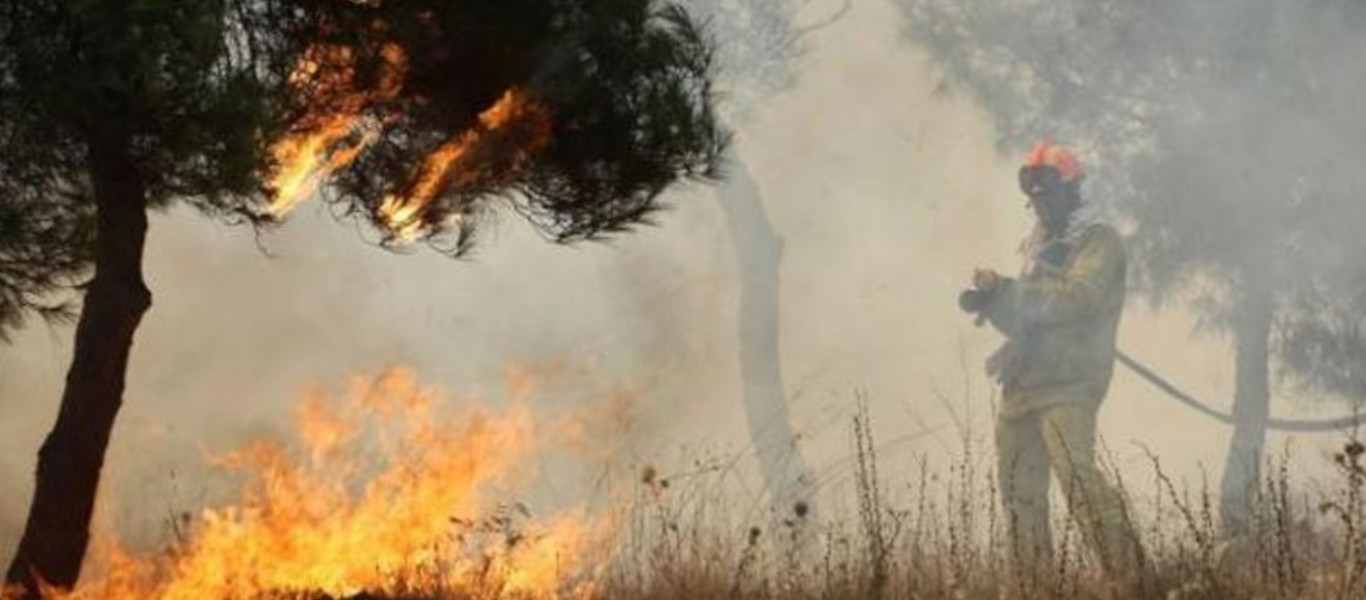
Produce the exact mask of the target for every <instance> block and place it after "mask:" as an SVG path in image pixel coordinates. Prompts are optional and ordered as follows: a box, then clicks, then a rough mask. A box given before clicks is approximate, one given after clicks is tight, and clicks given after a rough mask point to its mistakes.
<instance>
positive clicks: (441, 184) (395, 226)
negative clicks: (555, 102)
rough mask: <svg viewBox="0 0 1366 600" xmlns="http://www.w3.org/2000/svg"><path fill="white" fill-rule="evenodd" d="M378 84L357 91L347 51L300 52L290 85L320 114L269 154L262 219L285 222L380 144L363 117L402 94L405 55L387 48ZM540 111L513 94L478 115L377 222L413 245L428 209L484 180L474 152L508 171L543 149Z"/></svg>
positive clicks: (375, 120)
mask: <svg viewBox="0 0 1366 600" xmlns="http://www.w3.org/2000/svg"><path fill="white" fill-rule="evenodd" d="M383 59H384V63H383V66H382V69H381V73H380V75H381V77H380V82H379V84H378V85H377V86H376V87H375V88H374V89H360V88H359V87H358V86H357V83H356V81H355V79H356V77H355V64H354V60H355V59H354V57H353V56H352V54H351V52H350V51H349V49H347V48H344V47H337V46H323V45H315V46H313V47H311V48H309V50H308V51H307V52H306V53H305V55H304V58H303V59H302V60H301V61H300V63H299V65H298V67H296V69H295V72H294V73H293V74H292V75H291V78H290V79H291V83H292V84H294V85H295V86H296V87H297V88H298V90H299V92H300V93H302V94H304V95H306V96H308V97H311V98H316V99H320V100H321V103H320V106H321V108H319V109H318V110H320V111H327V112H320V113H318V114H311V115H306V116H305V118H304V119H303V123H304V125H305V126H304V127H303V128H302V130H301V132H300V133H297V134H294V135H289V136H286V137H284V138H282V139H280V140H279V141H278V142H276V143H275V144H274V145H273V146H272V147H271V153H272V155H273V156H274V158H275V160H276V162H277V163H278V164H279V165H280V167H279V170H278V171H277V172H276V173H275V176H274V177H273V178H272V179H271V182H270V189H271V190H273V192H274V197H273V198H272V200H271V203H270V204H269V206H267V207H266V214H268V215H270V216H272V217H276V218H279V217H283V216H284V215H286V214H288V213H289V212H290V211H292V210H294V208H295V207H297V206H298V205H299V204H300V203H301V202H303V201H304V200H306V199H307V198H309V197H310V196H312V195H313V194H314V193H315V192H317V190H318V186H319V184H320V183H321V182H322V180H323V179H324V178H326V177H327V175H329V174H330V173H332V172H334V171H336V170H337V169H341V168H344V167H346V166H347V165H349V164H351V162H352V161H354V160H355V159H356V157H357V156H359V155H360V153H361V152H362V151H364V150H365V149H366V148H367V147H369V146H370V145H371V144H373V143H374V142H375V140H376V139H378V137H379V133H378V131H379V129H380V127H381V122H380V118H379V117H376V116H374V115H372V114H367V111H370V110H371V109H372V108H373V107H374V105H375V104H376V103H378V102H383V101H385V100H391V99H393V98H394V97H396V96H397V95H398V94H399V93H400V92H401V91H402V88H403V78H404V75H405V74H406V71H407V56H406V55H405V54H404V53H403V51H402V49H400V48H399V47H397V46H386V47H385V48H384V54H383ZM548 123H549V120H548V118H547V116H546V113H545V111H544V109H542V108H541V107H540V106H538V105H536V104H534V103H532V102H530V101H529V100H528V99H527V97H526V94H524V93H523V92H522V91H521V90H520V89H517V88H511V89H509V90H507V91H506V92H504V93H503V95H502V97H500V98H499V99H498V100H497V101H496V102H495V103H494V104H493V105H492V106H490V107H489V108H488V109H486V110H485V111H484V112H483V113H481V114H480V115H479V121H478V123H477V124H476V125H475V126H474V127H473V128H471V129H468V130H466V131H463V132H461V133H459V134H457V135H455V136H453V137H452V138H451V139H450V140H447V141H446V142H445V143H443V144H441V145H440V146H438V147H437V148H436V150H434V151H432V153H431V154H429V155H428V156H426V158H424V159H423V161H422V164H421V165H419V167H418V169H417V170H416V172H415V174H414V175H413V178H412V180H411V181H410V182H408V184H407V185H406V186H404V190H403V191H402V192H400V193H392V194H389V195H387V196H385V198H384V199H383V200H382V201H380V203H379V209H378V218H379V221H380V223H381V225H382V226H383V227H384V228H385V229H387V230H388V231H389V232H390V233H391V234H392V235H393V236H394V237H395V238H396V239H398V240H400V241H403V242H411V241H413V240H414V239H416V238H417V237H418V236H420V235H421V233H422V231H423V229H424V228H425V227H426V226H427V225H428V224H429V223H428V221H427V214H426V213H427V207H428V206H429V205H430V204H431V203H432V201H433V200H434V199H436V198H437V197H438V196H440V195H441V193H442V192H444V191H445V190H447V189H449V188H450V187H451V186H457V187H459V186H467V185H469V184H471V183H475V182H477V181H479V179H480V178H481V177H486V176H487V175H488V174H487V173H484V172H482V171H481V170H480V169H479V168H478V167H477V166H471V165H470V164H468V163H470V162H472V161H471V160H470V159H471V157H472V156H473V155H474V154H475V153H476V151H477V150H480V149H482V148H484V147H485V146H486V145H487V146H488V147H494V146H496V147H497V149H498V150H499V151H501V152H505V153H508V154H510V155H511V156H509V157H504V158H511V159H512V160H511V161H510V162H511V164H512V167H513V168H515V167H516V166H517V164H518V163H519V162H520V161H522V160H524V159H525V158H526V157H527V156H529V155H531V154H533V153H535V152H536V151H538V150H539V149H540V148H541V147H543V146H544V145H545V143H546V141H547V139H548V136H549V125H548Z"/></svg>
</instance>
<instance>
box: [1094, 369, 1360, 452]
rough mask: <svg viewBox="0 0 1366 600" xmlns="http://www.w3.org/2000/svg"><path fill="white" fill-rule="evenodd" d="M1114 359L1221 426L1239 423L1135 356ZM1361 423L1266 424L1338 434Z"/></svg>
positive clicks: (1298, 421) (1281, 421) (1309, 421)
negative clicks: (1177, 385)
mask: <svg viewBox="0 0 1366 600" xmlns="http://www.w3.org/2000/svg"><path fill="white" fill-rule="evenodd" d="M1115 359H1116V360H1118V361H1119V363H1120V364H1122V365H1124V366H1126V367H1128V368H1129V370H1130V371H1133V372H1134V374H1135V375H1138V376H1139V377H1140V378H1142V379H1143V380H1144V381H1147V382H1148V383H1150V384H1152V385H1153V387H1156V388H1157V389H1159V390H1161V391H1162V392H1164V393H1165V394H1167V395H1168V396H1170V397H1172V398H1173V399H1175V400H1176V401H1178V402H1180V403H1182V404H1184V405H1186V406H1187V407H1190V408H1192V409H1195V411H1197V412H1199V413H1201V414H1204V415H1205V416H1207V417H1210V418H1213V419H1214V420H1216V421H1219V422H1220V423H1224V424H1226V425H1233V424H1235V423H1237V419H1236V418H1234V416H1233V415H1230V414H1226V413H1222V412H1219V411H1218V410H1216V409H1214V408H1211V407H1210V406H1209V405H1208V404H1205V403H1204V402H1201V401H1199V400H1197V399H1195V398H1194V397H1192V396H1191V395H1190V394H1187V393H1185V392H1183V391H1181V389H1180V388H1178V387H1176V386H1175V385H1174V384H1172V383H1171V382H1170V381H1167V380H1166V379H1165V378H1163V377H1162V376H1161V375H1158V374H1157V373H1156V372H1154V371H1153V370H1152V369H1150V368H1148V367H1147V366H1146V365H1144V364H1143V363H1141V362H1138V361H1137V360H1135V359H1134V358H1133V357H1132V356H1129V355H1128V354H1125V353H1124V352H1123V351H1122V350H1116V351H1115ZM1362 422H1363V421H1362V417H1361V415H1352V416H1350V417H1339V418H1336V419H1276V418H1270V419H1267V421H1266V428H1267V429H1274V430H1277V431H1292V432H1314V431H1335V430H1338V429H1349V428H1352V427H1356V426H1357V425H1360V424H1362Z"/></svg>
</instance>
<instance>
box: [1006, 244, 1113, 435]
mask: <svg viewBox="0 0 1366 600" xmlns="http://www.w3.org/2000/svg"><path fill="white" fill-rule="evenodd" d="M1069 237H1070V239H1059V240H1053V241H1048V242H1045V243H1043V244H1040V246H1041V247H1040V248H1038V249H1037V250H1035V251H1033V252H1031V253H1030V254H1031V256H1030V257H1029V264H1028V265H1027V266H1026V268H1025V270H1024V272H1023V273H1022V274H1021V276H1020V277H1019V278H1007V279H1004V280H1003V281H1002V283H1001V284H1000V286H999V287H998V288H997V289H996V291H995V293H994V294H993V295H992V297H991V299H990V300H989V301H988V302H987V303H986V305H985V306H984V307H983V311H982V313H983V315H985V316H986V317H987V319H988V320H990V321H991V323H992V325H994V326H995V327H996V328H997V329H998V330H1000V331H1001V333H1003V334H1005V335H1006V338H1007V339H1006V343H1005V344H1004V345H1003V346H1002V347H1001V349H1000V350H998V351H997V352H996V354H994V355H992V357H991V358H990V359H989V360H988V361H987V370H988V372H989V373H990V374H992V375H994V376H995V377H996V378H997V379H998V381H1000V383H1001V386H1002V394H1001V396H1002V398H1001V417H1002V418H1006V419H1009V418H1013V417H1017V416H1020V415H1023V414H1025V413H1028V412H1030V411H1033V410H1036V409H1039V408H1042V407H1045V406H1052V405H1055V404H1062V403H1081V404H1091V405H1097V404H1099V403H1100V401H1101V399H1103V398H1104V397H1105V393H1106V391H1107V390H1108V389H1109V387H1110V377H1111V375H1112V374H1113V373H1114V363H1115V333H1116V330H1117V329H1118V327H1119V317H1120V313H1121V312H1122V311H1123V308H1124V296H1125V271H1126V268H1127V259H1126V258H1125V255H1124V247H1123V244H1122V242H1121V241H1120V237H1119V233H1118V232H1116V231H1115V230H1114V228H1112V227H1110V226H1108V225H1105V224H1101V223H1094V224H1091V225H1089V226H1086V227H1085V228H1083V229H1082V230H1081V231H1080V232H1078V233H1077V234H1075V235H1073V236H1069Z"/></svg>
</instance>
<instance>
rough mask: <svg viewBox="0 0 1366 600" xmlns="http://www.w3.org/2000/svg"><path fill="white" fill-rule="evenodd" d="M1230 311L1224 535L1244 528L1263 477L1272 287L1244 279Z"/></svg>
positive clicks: (1222, 496) (1245, 530) (1221, 501)
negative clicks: (1232, 374)
mask: <svg viewBox="0 0 1366 600" xmlns="http://www.w3.org/2000/svg"><path fill="white" fill-rule="evenodd" d="M1234 293H1235V294H1238V296H1237V298H1236V300H1235V302H1236V303H1237V304H1236V306H1235V307H1234V315H1233V319H1234V321H1233V338H1234V343H1235V344H1236V346H1237V347H1236V354H1235V361H1236V364H1235V371H1236V375H1237V380H1236V382H1235V387H1234V392H1233V418H1234V420H1235V423H1234V426H1233V439H1232V441H1231V442H1230V443H1229V449H1228V459H1227V461H1226V462H1225V463H1224V475H1223V481H1222V482H1221V484H1220V486H1219V491H1220V498H1219V511H1220V513H1219V514H1220V525H1221V526H1222V529H1223V531H1224V534H1225V535H1226V536H1239V535H1243V534H1246V533H1248V531H1249V527H1250V525H1251V514H1252V508H1253V507H1252V502H1253V500H1254V498H1255V496H1256V493H1257V489H1258V484H1259V483H1260V482H1261V478H1262V476H1261V473H1262V468H1261V467H1262V454H1263V447H1264V446H1265V445H1266V428H1267V419H1268V418H1269V416H1270V412H1271V378H1270V367H1269V363H1270V352H1269V350H1270V338H1271V320H1272V317H1273V316H1274V315H1273V312H1274V306H1273V302H1274V300H1273V296H1272V292H1271V290H1270V288H1268V287H1266V286H1263V285H1256V284H1252V285H1243V286H1241V287H1240V289H1236V290H1234Z"/></svg>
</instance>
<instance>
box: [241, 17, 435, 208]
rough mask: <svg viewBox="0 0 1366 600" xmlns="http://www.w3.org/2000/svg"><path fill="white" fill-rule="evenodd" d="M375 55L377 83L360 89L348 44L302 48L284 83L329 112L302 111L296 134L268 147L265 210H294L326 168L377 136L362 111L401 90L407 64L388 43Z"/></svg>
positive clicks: (346, 159)
mask: <svg viewBox="0 0 1366 600" xmlns="http://www.w3.org/2000/svg"><path fill="white" fill-rule="evenodd" d="M381 58H382V59H383V63H382V67H381V69H380V80H379V83H378V85H376V86H375V88H374V89H365V90H362V89H359V88H358V86H357V84H356V81H355V79H356V77H355V76H356V73H355V58H354V56H352V53H351V51H350V49H349V48H346V47H342V46H330V45H321V44H315V45H313V46H311V47H309V49H308V50H307V51H305V52H304V56H303V58H302V59H300V61H299V64H298V66H296V67H295V69H294V72H293V73H291V74H290V83H291V85H293V86H294V87H295V89H296V90H297V91H298V92H300V93H305V94H308V95H309V97H312V98H316V99H318V100H320V101H322V103H321V105H322V106H326V107H329V108H330V109H331V110H333V111H334V112H330V113H324V114H308V115H305V116H304V117H303V119H302V122H303V124H304V125H305V126H304V128H303V131H302V132H301V133H297V134H294V135H289V136H285V137H284V138H281V139H280V140H279V141H277V142H275V143H274V144H273V145H272V146H271V155H272V156H273V157H274V158H275V161H276V163H277V164H279V165H280V167H279V170H278V171H277V172H276V173H275V176H274V177H272V178H271V181H270V189H271V190H273V191H274V197H273V198H272V200H271V203H270V205H269V206H267V207H266V213H267V214H268V215H270V216H272V217H275V218H280V217H283V216H284V215H286V214H288V213H289V212H290V211H292V210H294V208H295V207H296V206H298V205H299V203H301V202H303V201H304V200H306V199H308V198H309V197H311V196H312V195H313V194H314V193H315V192H317V191H318V186H319V184H320V183H321V182H322V180H323V179H324V178H325V177H326V176H327V175H328V174H329V173H332V172H333V171H336V170H337V169H340V168H342V167H345V166H346V165H349V164H351V161H353V160H355V159H356V156H358V155H359V154H360V153H361V151H362V150H364V149H365V148H366V147H368V146H370V145H371V144H373V143H374V142H375V140H376V139H378V137H379V134H378V131H377V130H378V126H377V125H378V123H377V122H376V120H375V119H374V118H373V117H366V116H365V111H366V110H367V109H368V108H370V107H371V106H372V105H373V104H374V103H376V102H381V101H385V100H391V99H393V98H394V97H396V96H397V95H398V93H399V92H400V91H402V89H403V77H404V75H405V74H406V73H407V64H408V60H407V55H405V54H404V52H403V49H402V48H400V47H398V46H396V45H392V44H390V45H386V46H384V48H383V49H381ZM310 88H314V89H310ZM357 134H359V137H358V138H357V137H356V136H357Z"/></svg>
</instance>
